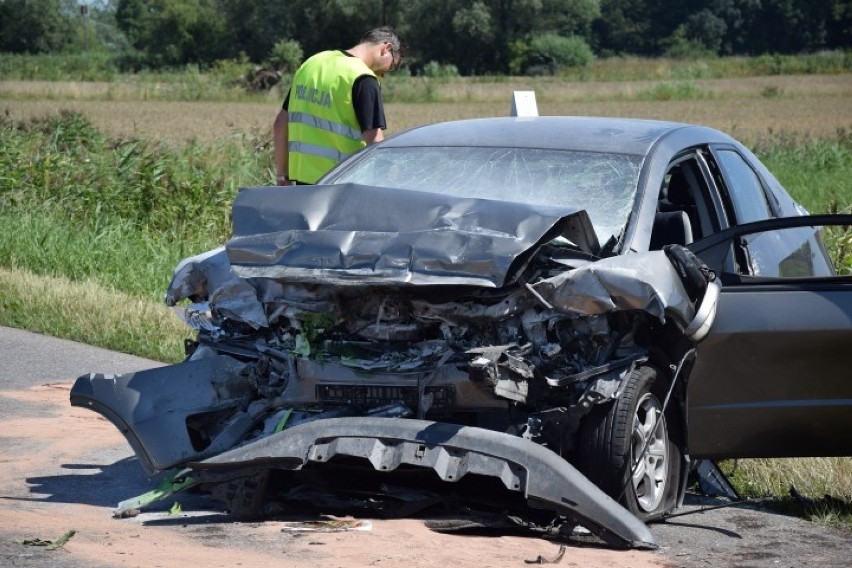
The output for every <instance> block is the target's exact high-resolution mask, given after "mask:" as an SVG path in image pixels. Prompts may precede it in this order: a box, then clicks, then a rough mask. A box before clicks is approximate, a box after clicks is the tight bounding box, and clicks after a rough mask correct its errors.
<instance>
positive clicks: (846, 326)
mask: <svg viewBox="0 0 852 568" xmlns="http://www.w3.org/2000/svg"><path fill="white" fill-rule="evenodd" d="M823 238H824V240H826V241H827V242H833V243H834V246H833V247H832V248H833V249H834V250H835V255H837V251H841V253H842V252H843V251H844V250H845V251H846V252H845V254H846V255H847V260H846V261H845V262H846V264H847V266H845V267H834V268H836V271H835V269H834V268H832V267H831V266H830V265H829V263H830V262H832V259H831V257H830V255H829V254H828V253H826V251H825V248H824V246H823ZM844 247H846V248H845V249H844ZM689 248H690V249H691V250H692V251H693V252H694V253H696V254H697V255H698V256H699V257H700V258H701V259H702V260H704V261H705V262H706V263H707V264H708V266H710V268H711V269H713V270H714V271H715V272H716V274H717V277H718V279H719V280H720V281H721V284H722V288H721V293H720V295H719V300H718V304H717V313H716V319H715V323H714V325H713V327H712V329H711V330H710V332H709V334H708V335H707V337H706V338H705V339H704V340H703V341H702V342H701V343H700V344H699V345H698V347H697V360H696V362H695V365H694V367H693V369H692V373H691V374H690V378H689V382H688V386H687V423H688V451H689V453H690V454H691V456H692V457H694V458H733V457H796V456H845V455H852V267H850V266H849V264H850V261H849V256H848V255H849V254H850V251H852V215H820V216H811V217H791V218H781V219H770V220H767V221H760V222H756V223H749V224H745V225H740V226H737V227H733V228H730V229H727V230H725V231H722V232H719V233H717V234H715V235H712V236H710V237H708V238H706V239H703V240H701V241H698V242H696V243H693V244H692V245H690V247H689Z"/></svg>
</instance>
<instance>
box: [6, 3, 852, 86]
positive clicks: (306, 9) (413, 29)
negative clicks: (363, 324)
mask: <svg viewBox="0 0 852 568" xmlns="http://www.w3.org/2000/svg"><path fill="white" fill-rule="evenodd" d="M382 24H388V25H393V26H395V27H396V28H397V29H398V30H399V31H400V32H401V33H402V35H403V37H405V38H406V39H407V43H408V45H409V49H408V50H407V57H406V62H407V65H408V66H409V69H410V70H411V71H412V72H413V73H414V74H419V73H421V71H422V70H423V69H424V68H425V66H426V65H428V64H429V63H430V62H437V63H438V64H441V65H454V66H455V67H456V68H457V69H458V70H459V71H460V72H461V74H463V75H474V74H475V75H480V74H505V73H508V72H512V71H517V70H522V71H526V70H532V72H533V73H541V72H543V71H546V72H556V71H557V70H558V69H560V68H566V67H572V66H582V65H584V64H585V63H587V62H588V60H589V59H590V55H591V54H592V53H595V54H597V55H603V56H609V55H614V54H621V55H624V54H633V55H642V56H658V55H668V56H672V57H684V58H692V57H697V56H704V57H706V56H717V55H732V54H749V55H756V54H762V53H781V54H791V53H801V52H814V51H817V50H823V49H848V48H849V47H850V46H852V4H850V3H849V2H848V0H697V1H694V2H680V1H679V0H475V1H474V2H469V1H467V0H416V1H412V2H402V1H401V0H346V1H343V0H328V1H323V2H317V1H316V0H290V1H288V2H264V1H261V0H101V1H100V2H96V3H94V4H93V5H91V6H90V7H89V8H88V11H87V12H85V13H83V12H81V11H80V9H79V6H78V5H77V2H75V1H74V0H0V52H10V53H57V52H62V51H77V52H79V51H90V50H92V51H109V52H110V53H111V55H112V58H113V60H114V64H115V65H118V66H120V67H121V68H122V69H132V70H138V69H141V68H143V67H144V68H163V67H173V66H182V65H186V64H197V65H200V66H204V67H206V66H210V65H213V64H214V63H215V62H216V61H217V60H221V59H241V58H246V59H247V60H249V61H252V62H254V63H256V64H268V65H272V66H276V67H279V66H281V67H284V68H285V70H286V69H287V68H290V67H292V64H293V55H294V54H299V53H300V50H301V53H303V54H311V53H315V52H317V51H319V50H322V49H329V48H345V47H349V46H351V45H353V44H355V43H356V42H357V40H358V38H359V37H360V35H361V34H362V33H363V32H364V31H366V30H367V29H369V28H371V27H375V26H377V25H382ZM569 42H570V43H569ZM283 46H287V47H286V48H284V47H283ZM282 49H285V51H284V52H282ZM586 52H588V53H586Z"/></svg>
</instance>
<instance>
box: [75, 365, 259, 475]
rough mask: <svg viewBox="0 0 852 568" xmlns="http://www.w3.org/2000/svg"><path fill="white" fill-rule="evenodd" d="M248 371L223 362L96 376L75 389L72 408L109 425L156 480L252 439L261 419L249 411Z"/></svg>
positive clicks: (82, 379)
mask: <svg viewBox="0 0 852 568" xmlns="http://www.w3.org/2000/svg"><path fill="white" fill-rule="evenodd" d="M245 367H246V365H245V363H241V362H240V361H237V360H236V359H233V358H231V357H225V356H221V355H216V356H213V357H209V358H205V359H201V360H198V361H189V362H186V363H181V364H178V365H170V366H167V367H156V368H153V369H147V370H144V371H139V372H136V373H127V374H124V375H104V374H100V373H97V374H96V373H92V374H89V375H84V376H82V377H79V378H78V379H77V381H76V382H75V383H74V386H73V387H72V389H71V405H72V406H82V407H85V408H89V409H90V410H94V411H95V412H98V413H100V414H102V415H103V416H105V417H106V418H108V419H109V421H110V422H112V423H113V424H114V425H115V426H116V428H118V429H119V431H121V433H122V434H124V436H125V437H126V438H127V441H128V442H129V443H130V445H131V447H133V450H134V451H135V452H136V456H137V457H138V458H139V463H140V464H141V465H142V468H143V469H144V470H145V472H146V473H148V474H149V475H153V474H154V473H156V472H157V471H162V470H165V469H169V468H171V467H174V466H176V465H179V464H183V463H186V462H187V461H189V460H190V459H199V457H200V456H209V455H214V454H217V453H219V452H222V451H225V450H227V449H229V448H232V447H234V446H235V445H236V444H237V443H238V442H240V441H241V440H242V439H244V438H245V437H246V435H247V434H248V431H249V430H250V429H251V427H252V425H253V422H254V419H253V417H252V416H250V415H249V414H248V413H246V412H245V411H244V410H243V409H244V408H245V407H246V406H247V405H248V403H249V401H250V400H251V395H252V392H251V390H252V389H251V385H250V384H249V382H248V381H246V380H245V378H244V377H242V375H241V373H242V372H243V371H244V370H245ZM215 416H218V419H213V417H215ZM205 417H206V418H207V420H203V418H205ZM194 423H198V427H197V428H196V427H195V426H194Z"/></svg>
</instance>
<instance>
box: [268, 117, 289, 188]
mask: <svg viewBox="0 0 852 568" xmlns="http://www.w3.org/2000/svg"><path fill="white" fill-rule="evenodd" d="M287 123H288V119H287V109H286V108H282V109H281V110H280V111H278V116H276V117H275V122H274V123H273V124H272V144H273V153H272V157H273V160H274V162H275V173H276V174H277V175H276V178H275V183H276V185H290V184H291V182H290V180H289V179H288V170H287V167H288V157H289V156H288V149H287V147H288V142H289V140H288V135H287Z"/></svg>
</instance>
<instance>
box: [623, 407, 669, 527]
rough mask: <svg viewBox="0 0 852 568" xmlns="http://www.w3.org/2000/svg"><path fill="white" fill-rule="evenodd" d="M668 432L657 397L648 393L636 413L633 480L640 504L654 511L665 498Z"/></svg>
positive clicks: (634, 422)
mask: <svg viewBox="0 0 852 568" xmlns="http://www.w3.org/2000/svg"><path fill="white" fill-rule="evenodd" d="M667 439H668V433H667V431H666V421H665V418H664V417H663V416H662V412H661V406H660V403H659V401H658V400H657V397H655V396H654V395H653V394H651V393H647V394H645V396H644V397H642V399H641V400H640V401H639V404H638V405H637V406H636V413H635V414H634V416H633V432H632V435H631V449H632V452H631V453H632V456H633V462H632V463H633V465H634V467H633V469H632V474H631V482H632V484H633V492H634V494H635V495H636V501H637V503H638V504H639V507H640V508H641V509H642V510H643V511H645V512H652V511H654V510H655V509H656V508H657V507H659V505H660V503H661V502H662V500H663V495H664V494H665V491H666V483H667V479H666V474H667V472H668V465H669V463H668V461H669V453H668V444H667Z"/></svg>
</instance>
